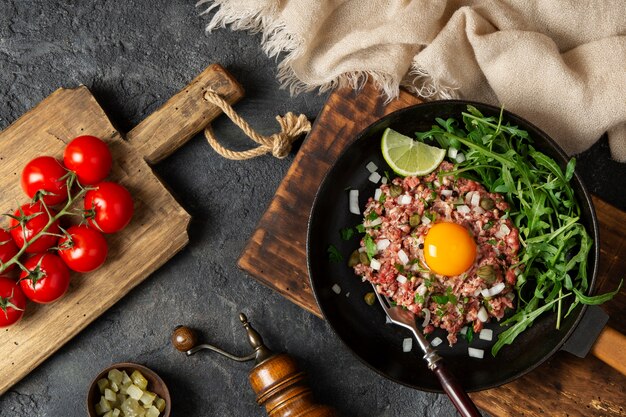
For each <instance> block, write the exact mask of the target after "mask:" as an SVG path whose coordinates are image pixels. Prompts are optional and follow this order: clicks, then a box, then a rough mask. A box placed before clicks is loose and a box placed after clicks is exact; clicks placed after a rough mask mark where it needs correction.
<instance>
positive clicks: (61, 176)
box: [22, 156, 67, 206]
mask: <svg viewBox="0 0 626 417" xmlns="http://www.w3.org/2000/svg"><path fill="white" fill-rule="evenodd" d="M66 175H67V170H66V169H65V168H63V165H61V163H60V162H59V161H57V160H56V159H55V158H53V157H51V156H40V157H38V158H35V159H33V160H32V161H30V162H29V163H28V164H26V166H25V167H24V170H23V171H22V188H23V189H24V192H26V195H28V196H29V197H30V198H35V197H36V198H37V199H41V200H42V201H44V202H45V203H46V204H47V205H48V206H56V205H57V204H61V203H63V202H64V201H66V200H67V184H66V179H65V177H66Z"/></svg>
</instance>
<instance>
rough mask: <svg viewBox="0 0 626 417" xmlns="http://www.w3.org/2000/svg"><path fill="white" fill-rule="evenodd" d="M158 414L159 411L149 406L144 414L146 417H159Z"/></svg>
mask: <svg viewBox="0 0 626 417" xmlns="http://www.w3.org/2000/svg"><path fill="white" fill-rule="evenodd" d="M159 414H160V412H159V410H158V409H157V408H156V407H155V406H151V407H150V408H148V411H147V412H146V417H159Z"/></svg>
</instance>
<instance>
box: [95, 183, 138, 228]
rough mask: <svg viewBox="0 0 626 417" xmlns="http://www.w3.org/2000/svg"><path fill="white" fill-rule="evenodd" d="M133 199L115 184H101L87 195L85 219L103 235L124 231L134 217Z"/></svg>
mask: <svg viewBox="0 0 626 417" xmlns="http://www.w3.org/2000/svg"><path fill="white" fill-rule="evenodd" d="M133 210H134V208H133V198H132V196H131V195H130V193H129V192H128V190H127V189H126V188H124V187H122V186H121V185H119V184H117V183H114V182H101V183H100V184H98V185H97V186H96V187H95V189H94V190H89V191H87V194H85V217H86V218H87V221H88V222H89V225H90V226H92V227H94V228H96V229H97V230H100V231H101V232H103V233H115V232H119V231H120V230H122V229H124V228H125V227H126V226H128V223H130V219H131V218H132V217H133Z"/></svg>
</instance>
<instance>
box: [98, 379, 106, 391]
mask: <svg viewBox="0 0 626 417" xmlns="http://www.w3.org/2000/svg"><path fill="white" fill-rule="evenodd" d="M108 386H109V380H108V379H106V378H102V379H99V380H98V389H99V390H100V394H104V389H105V388H108Z"/></svg>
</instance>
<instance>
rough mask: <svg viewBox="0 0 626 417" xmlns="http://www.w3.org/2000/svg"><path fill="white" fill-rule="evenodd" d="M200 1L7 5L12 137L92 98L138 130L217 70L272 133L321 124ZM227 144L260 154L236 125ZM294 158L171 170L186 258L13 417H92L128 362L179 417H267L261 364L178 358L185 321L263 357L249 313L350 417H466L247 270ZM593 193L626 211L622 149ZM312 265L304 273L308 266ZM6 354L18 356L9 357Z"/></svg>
mask: <svg viewBox="0 0 626 417" xmlns="http://www.w3.org/2000/svg"><path fill="white" fill-rule="evenodd" d="M193 3H194V2H193V1H183V0H169V1H168V0H153V1H151V2H140V1H99V2H78V1H71V0H62V1H55V2H50V1H44V0H37V1H24V0H4V1H2V2H0V94H1V97H2V99H1V101H0V128H5V127H6V126H8V125H9V124H10V123H11V122H12V121H14V120H15V119H17V118H18V117H19V116H20V115H22V114H23V113H24V112H25V111H27V110H28V109H30V108H31V107H33V106H34V105H35V104H37V103H38V102H39V101H41V100H42V99H43V98H45V97H46V96H47V95H48V94H50V93H51V92H52V91H54V90H55V89H56V88H58V87H61V86H65V87H72V86H77V85H79V84H85V85H87V86H88V87H89V88H90V89H91V91H92V92H93V94H94V95H95V96H96V98H97V99H98V100H99V101H100V103H101V104H102V106H103V107H104V109H105V110H106V111H107V112H108V114H109V115H110V118H111V120H112V121H113V123H114V124H115V125H116V126H117V127H118V129H119V130H121V131H122V132H125V131H128V130H129V129H130V128H132V127H133V126H134V125H136V124H137V123H138V122H139V121H141V120H142V119H143V118H145V117H146V116H147V115H149V114H150V113H151V112H152V111H154V110H155V109H156V108H158V106H160V105H161V104H162V103H163V102H164V101H165V100H167V99H168V98H169V97H170V96H172V95H173V94H175V93H176V92H177V91H178V90H179V89H181V88H182V87H183V86H184V85H185V84H187V83H188V82H189V81H190V80H192V79H193V78H194V77H195V76H196V75H197V74H198V73H199V72H201V71H202V70H203V69H204V68H205V67H206V66H207V65H209V64H211V63H214V62H218V63H221V64H222V65H224V66H225V67H226V68H227V69H228V70H229V71H231V72H232V73H233V74H234V75H235V77H236V78H237V79H238V80H239V81H240V82H241V83H242V84H243V85H244V87H245V89H246V98H245V99H244V100H243V101H242V102H241V103H240V104H239V105H237V110H238V111H239V112H240V113H241V114H242V116H244V117H245V118H247V119H248V120H249V121H250V123H251V124H252V125H253V126H254V127H257V128H258V129H259V130H260V131H261V132H263V133H271V132H274V131H275V130H276V124H275V121H274V116H275V115H276V114H283V113H285V112H287V111H294V112H303V113H305V114H306V115H308V116H309V117H314V116H315V115H316V114H317V112H318V111H319V109H320V108H321V106H322V104H323V102H324V99H325V96H320V95H316V94H306V95H301V96H299V97H293V98H292V97H290V96H289V95H288V93H287V92H285V91H284V90H280V89H279V85H278V83H277V81H276V79H275V74H276V65H275V61H274V60H271V59H268V58H267V57H266V56H265V55H264V54H263V53H262V52H261V50H260V48H259V36H249V35H247V34H245V33H233V32H231V31H229V30H219V31H217V32H215V33H213V34H211V35H210V36H206V35H205V33H204V26H205V24H206V23H207V21H208V19H207V18H206V17H200V16H198V10H197V9H195V7H194V4H193ZM215 128H216V131H217V133H218V135H219V136H220V137H223V138H227V140H228V143H229V144H231V146H233V147H235V148H238V149H244V148H245V147H246V146H247V145H248V141H247V140H246V139H244V138H243V137H242V135H241V134H240V133H239V132H238V131H237V129H236V128H234V127H233V126H232V125H230V123H229V122H227V121H226V120H225V119H224V118H220V119H219V120H218V121H217V122H216V123H215ZM292 161H293V153H292V155H290V157H288V158H286V159H285V160H282V161H280V160H276V159H274V158H271V157H262V158H258V159H255V160H252V161H248V162H231V161H228V160H225V159H222V158H221V157H219V156H218V155H217V154H215V152H213V150H212V149H210V147H209V146H208V145H207V143H206V142H205V141H204V139H203V138H201V137H196V138H194V139H192V140H191V141H190V142H189V143H188V144H187V145H185V146H184V147H183V148H182V149H180V150H179V151H178V152H177V153H176V154H175V155H173V156H172V157H170V158H169V159H167V160H165V161H164V162H162V163H160V164H159V165H157V166H156V167H155V170H156V172H157V173H158V174H159V175H160V176H161V177H162V178H163V180H164V181H165V182H166V183H167V184H168V185H169V186H170V187H171V188H172V190H174V192H175V194H176V195H177V197H178V198H179V200H180V202H181V204H182V205H183V206H184V207H185V208H186V209H187V210H188V211H189V212H190V213H191V214H192V215H193V222H192V225H191V227H190V230H189V233H190V238H191V242H190V244H189V246H188V247H187V248H186V249H184V250H183V251H182V252H181V253H179V254H178V255H176V256H175V257H174V258H173V259H172V260H171V261H170V262H169V263H168V264H167V265H165V266H164V267H163V268H161V269H160V270H159V271H158V272H157V273H155V274H154V275H153V276H152V277H150V278H149V279H148V280H146V281H145V282H144V283H143V284H141V285H139V286H138V287H137V288H136V289H135V290H133V291H132V292H131V293H130V294H129V295H128V296H127V297H125V298H124V299H123V300H121V301H120V302H119V303H117V304H116V305H115V306H114V307H112V308H111V309H110V310H109V311H108V312H106V313H105V314H103V315H102V316H101V317H100V318H99V319H98V320H96V321H95V322H94V323H93V324H91V325H90V326H89V327H88V328H87V329H86V330H85V331H83V332H82V333H81V334H80V335H78V336H77V337H75V338H74V339H73V340H72V341H71V342H69V343H67V344H66V345H65V346H64V347H62V348H61V349H59V351H58V352H57V353H56V354H55V355H54V356H53V357H51V358H50V359H48V360H47V361H46V362H45V363H44V364H42V365H41V366H39V367H38V368H37V369H35V370H34V371H33V372H32V373H31V374H30V375H29V376H27V377H26V378H25V379H24V380H23V381H22V382H20V383H18V384H17V385H15V386H14V387H13V388H12V389H11V390H10V391H9V392H8V393H6V394H5V395H4V396H2V397H0V416H2V417H9V416H11V417H13V416H32V417H34V416H64V417H78V416H84V415H86V409H85V394H86V389H87V386H88V384H89V382H90V381H91V379H92V378H93V377H94V376H95V375H96V374H97V373H98V372H99V371H100V370H101V369H102V368H104V367H106V366H108V365H109V364H111V363H113V362H119V361H135V362H140V363H143V364H145V365H147V366H149V367H151V368H152V369H154V370H156V371H157V372H158V373H159V374H161V375H162V376H163V377H164V379H165V380H166V381H167V383H168V385H169V388H170V390H171V393H172V398H173V409H174V413H173V415H174V416H189V417H191V416H220V417H226V416H261V415H264V413H263V411H262V410H261V409H259V408H258V407H257V405H256V404H255V401H254V395H253V394H252V391H251V390H250V388H249V386H248V381H247V373H248V370H249V366H248V365H247V364H237V363H232V362H230V361H227V360H225V359H223V358H221V357H217V356H215V355H211V354H205V355H200V356H196V357H193V358H185V357H184V356H183V355H182V354H179V353H178V352H176V351H174V350H173V348H171V346H170V345H169V335H170V332H171V330H172V328H173V327H174V326H175V325H176V324H180V323H185V324H189V325H193V326H194V327H197V328H201V329H203V337H204V338H205V339H207V340H210V341H211V342H213V343H215V344H218V345H220V346H222V347H223V348H225V349H227V350H229V351H233V352H237V353H244V352H245V351H247V346H246V341H245V338H244V334H243V331H242V329H241V326H240V324H239V323H238V320H237V313H238V312H239V311H244V312H246V313H247V314H248V315H249V317H250V318H251V320H252V321H253V323H254V324H255V325H256V327H257V328H258V329H259V330H260V331H261V332H262V333H263V334H264V335H265V339H266V341H267V342H268V344H269V345H270V346H271V347H272V348H273V349H275V350H286V351H288V352H290V353H291V354H293V355H294V356H295V357H296V358H297V359H298V360H299V363H300V365H301V366H302V368H303V369H305V370H306V371H307V372H308V373H309V375H310V381H311V383H312V386H313V389H314V392H315V394H316V397H317V398H318V399H319V400H321V401H322V402H326V403H329V404H332V405H334V406H335V407H337V408H338V409H339V410H340V411H341V412H342V413H343V414H344V415H345V416H347V417H351V416H352V417H356V416H381V417H382V416H389V417H391V416H407V415H415V416H422V415H428V416H452V415H455V414H454V410H453V408H452V406H451V405H450V404H449V402H448V401H447V399H446V397H444V396H441V395H435V394H428V393H422V392H418V391H414V390H411V389H408V388H405V387H402V386H399V385H397V384H394V383H391V382H389V381H387V380H385V379H383V378H381V377H380V376H378V375H377V374H375V373H374V372H372V371H370V370H369V369H367V368H366V367H365V366H363V365H362V364H361V363H360V362H359V361H358V360H357V359H355V358H354V357H352V356H351V354H350V353H349V352H348V351H347V349H346V348H345V347H344V346H343V345H342V344H341V343H340V342H339V341H338V340H337V338H336V337H335V336H334V335H333V333H332V331H331V330H330V328H329V327H328V326H327V325H326V324H325V323H324V322H323V321H322V320H319V319H317V318H316V317H314V316H312V315H311V314H309V313H307V312H305V311H303V310H301V309H300V308H298V307H296V306H295V305H293V304H291V303H290V302H288V301H286V300H285V299H283V298H282V297H280V296H279V295H277V294H275V293H273V292H272V291H270V290H269V289H267V288H265V287H264V286H262V285H261V284H259V283H257V282H256V281H255V280H254V279H251V278H250V277H248V276H246V275H245V274H244V273H243V272H241V271H240V270H238V269H237V267H236V260H237V258H238V256H239V254H240V252H241V250H242V249H243V247H244V245H245V243H246V240H247V239H248V237H249V236H250V235H251V233H252V231H253V229H254V226H255V225H256V223H257V221H258V220H259V218H260V216H261V214H262V213H263V211H264V209H265V208H266V206H267V204H268V203H269V201H270V199H271V197H272V195H273V193H274V191H275V190H276V188H277V186H278V184H279V183H280V181H281V179H282V177H283V176H284V174H285V172H286V171H287V169H288V167H289V165H290V164H291V162H292ZM579 168H580V172H581V173H582V175H583V177H584V179H585V180H586V183H587V185H588V186H589V188H590V189H591V191H592V192H594V193H596V194H597V195H599V196H601V197H602V198H604V199H606V200H607V201H609V202H612V203H613V204H615V205H617V206H618V207H620V208H622V209H626V181H623V178H624V174H626V166H624V165H622V164H618V163H615V162H613V161H611V160H610V156H609V152H608V145H607V142H606V139H603V140H601V141H600V142H599V143H598V144H597V145H595V146H594V147H593V148H592V149H591V150H590V151H588V152H586V153H585V154H584V155H582V156H581V157H580V160H579ZM303 262H304V260H303ZM0 354H2V353H1V352H0Z"/></svg>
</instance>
